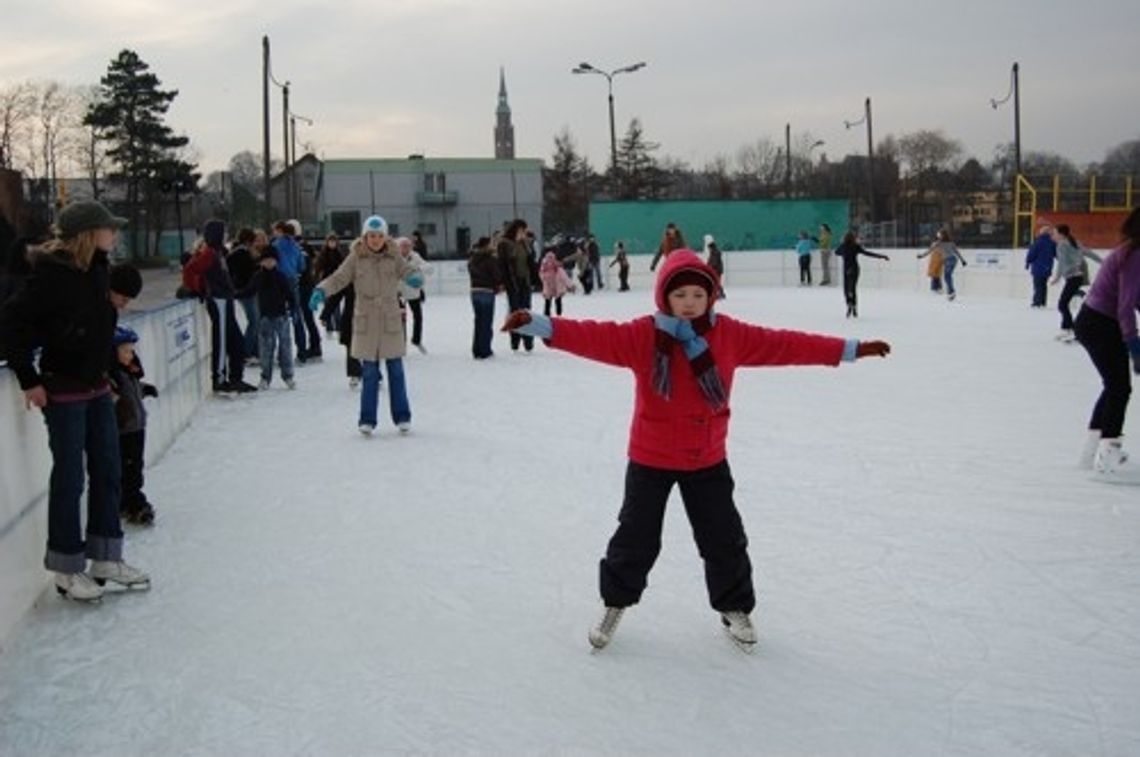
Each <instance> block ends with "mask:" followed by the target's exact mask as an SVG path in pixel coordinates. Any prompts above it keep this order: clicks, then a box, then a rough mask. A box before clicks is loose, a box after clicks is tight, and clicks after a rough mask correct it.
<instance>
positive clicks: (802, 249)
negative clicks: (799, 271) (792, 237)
mask: <svg viewBox="0 0 1140 757" xmlns="http://www.w3.org/2000/svg"><path fill="white" fill-rule="evenodd" d="M814 249H815V243H813V242H812V241H811V240H810V239H801V240H800V241H798V242H796V254H797V255H799V256H800V257H801V258H808V257H811V252H812V250H814Z"/></svg>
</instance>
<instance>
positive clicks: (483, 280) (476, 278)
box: [467, 247, 502, 292]
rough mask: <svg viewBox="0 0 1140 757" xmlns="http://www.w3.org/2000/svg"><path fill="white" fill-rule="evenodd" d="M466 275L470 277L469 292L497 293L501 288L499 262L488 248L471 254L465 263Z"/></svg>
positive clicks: (479, 249) (476, 250)
mask: <svg viewBox="0 0 1140 757" xmlns="http://www.w3.org/2000/svg"><path fill="white" fill-rule="evenodd" d="M467 274H468V276H470V277H471V291H473V292H477V291H484V292H497V291H499V289H501V288H502V277H501V271H500V270H499V261H498V260H497V259H496V258H495V253H494V251H493V250H491V249H490V248H488V247H484V248H478V249H475V250H473V251H472V252H471V257H470V258H469V259H468V261H467Z"/></svg>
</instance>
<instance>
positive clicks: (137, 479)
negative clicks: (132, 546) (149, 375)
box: [108, 326, 158, 526]
mask: <svg viewBox="0 0 1140 757" xmlns="http://www.w3.org/2000/svg"><path fill="white" fill-rule="evenodd" d="M138 341H139V335H138V334H136V333H135V332H134V330H133V329H129V328H127V327H125V326H119V327H118V328H117V329H115V336H114V337H113V338H112V339H111V343H112V345H113V347H114V355H113V357H112V359H111V369H110V371H109V373H108V379H109V380H110V382H111V391H112V392H113V393H114V396H115V418H116V420H117V421H118V424H119V459H120V461H121V463H122V473H121V478H120V481H121V482H122V488H123V494H122V499H121V500H120V501H119V514H120V515H122V517H123V519H124V520H126V521H127V522H128V523H137V524H139V525H141V526H149V525H151V524H153V523H154V506H153V505H152V504H151V503H150V501H149V500H148V499H147V496H146V494H144V493H143V490H142V488H143V468H144V466H145V465H146V408H145V407H143V397H158V389H156V388H155V387H154V385H153V384H148V383H146V382H145V381H143V376H144V374H143V367H142V363H141V362H140V361H139V357H138V353H136V352H135V344H137V343H138Z"/></svg>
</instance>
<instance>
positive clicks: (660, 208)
mask: <svg viewBox="0 0 1140 757" xmlns="http://www.w3.org/2000/svg"><path fill="white" fill-rule="evenodd" d="M849 212H850V210H849V203H848V201H847V200H665V201H653V200H645V201H638V202H592V203H590V231H592V232H593V233H594V235H595V236H596V237H597V238H598V244H599V245H600V246H601V248H602V251H603V253H604V254H609V252H610V251H611V250H612V249H613V246H614V242H616V241H617V240H619V239H620V240H621V241H622V242H624V243H625V248H626V250H627V251H628V252H629V253H630V254H634V255H636V254H652V253H654V252H656V251H657V245H658V244H659V243H660V242H661V236H662V235H663V234H664V232H665V224H667V223H669V222H670V221H672V222H673V223H675V224H676V225H677V227H678V228H680V229H681V233H682V234H684V236H685V242H686V244H688V246H689V247H691V248H693V249H696V250H700V249H701V248H702V247H703V246H704V241H703V240H704V236H705V234H712V235H713V237H715V238H716V243H717V244H718V245H719V246H720V248H721V249H722V250H786V249H790V248H792V247H794V246H795V240H796V238H797V235H798V234H799V231H800V229H805V230H807V232H808V233H809V234H812V235H813V236H814V235H815V234H816V233H817V232H818V231H819V225H820V224H821V223H826V224H828V225H829V226H831V233H832V238H833V239H834V240H835V243H838V241H839V237H842V236H843V233H844V232H845V231H846V230H847V226H848V218H849Z"/></svg>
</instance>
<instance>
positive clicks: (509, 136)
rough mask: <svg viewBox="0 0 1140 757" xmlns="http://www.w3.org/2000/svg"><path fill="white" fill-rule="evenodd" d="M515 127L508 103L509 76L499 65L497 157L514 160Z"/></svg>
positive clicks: (496, 113) (496, 118)
mask: <svg viewBox="0 0 1140 757" xmlns="http://www.w3.org/2000/svg"><path fill="white" fill-rule="evenodd" d="M514 157H515V127H514V126H513V125H511V106H510V105H509V104H508V103H507V78H506V76H505V75H504V74H503V67H502V66H499V107H497V108H495V159H496V160H514Z"/></svg>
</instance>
